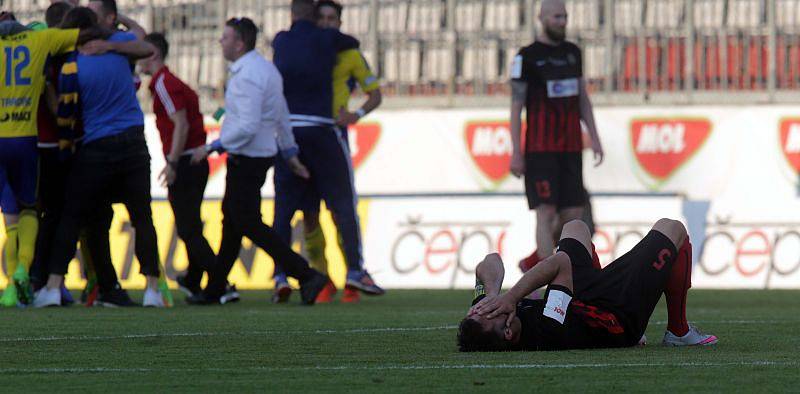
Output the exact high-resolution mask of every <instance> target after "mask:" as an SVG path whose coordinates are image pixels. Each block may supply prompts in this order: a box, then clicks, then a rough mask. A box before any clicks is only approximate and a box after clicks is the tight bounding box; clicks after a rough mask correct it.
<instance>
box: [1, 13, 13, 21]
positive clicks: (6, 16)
mask: <svg viewBox="0 0 800 394" xmlns="http://www.w3.org/2000/svg"><path fill="white" fill-rule="evenodd" d="M16 20H17V17H16V16H15V15H14V13H13V12H11V11H0V22H5V21H16Z"/></svg>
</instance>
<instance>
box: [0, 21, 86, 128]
mask: <svg viewBox="0 0 800 394" xmlns="http://www.w3.org/2000/svg"><path fill="white" fill-rule="evenodd" d="M77 40H78V30H77V29H72V30H58V29H48V30H43V31H27V32H23V33H20V34H17V35H13V36H6V37H4V38H3V39H2V40H0V58H2V60H3V61H0V87H1V89H0V138H15V137H34V136H36V135H37V134H38V131H39V129H38V127H37V119H36V114H37V112H38V110H39V99H40V97H41V95H42V91H43V90H44V84H45V75H44V66H45V63H46V62H47V58H48V57H49V56H51V55H56V54H61V53H64V52H68V51H70V50H72V49H73V48H74V47H75V43H76V41H77Z"/></svg>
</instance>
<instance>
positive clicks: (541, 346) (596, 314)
mask: <svg viewBox="0 0 800 394" xmlns="http://www.w3.org/2000/svg"><path fill="white" fill-rule="evenodd" d="M517 317H519V319H520V323H521V324H522V332H521V334H520V340H519V343H518V344H517V345H518V348H519V350H530V351H536V350H567V349H591V348H614V347H625V346H630V336H629V335H626V330H625V328H624V326H623V323H622V322H620V321H619V319H617V316H616V315H615V314H614V313H612V312H609V311H607V310H605V309H602V308H598V307H596V306H592V305H587V304H584V303H583V302H581V301H579V300H577V299H574V298H572V293H571V292H570V291H569V290H567V289H566V288H565V287H562V286H554V285H550V286H549V287H548V289H547V293H546V294H545V299H543V300H528V299H524V300H522V301H521V302H520V303H519V304H517Z"/></svg>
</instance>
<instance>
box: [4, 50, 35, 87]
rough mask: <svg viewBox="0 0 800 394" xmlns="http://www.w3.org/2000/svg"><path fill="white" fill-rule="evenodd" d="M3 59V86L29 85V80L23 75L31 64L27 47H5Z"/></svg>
mask: <svg viewBox="0 0 800 394" xmlns="http://www.w3.org/2000/svg"><path fill="white" fill-rule="evenodd" d="M3 58H4V61H3V64H4V68H5V78H4V82H3V86H15V85H16V86H28V85H30V84H31V79H30V78H29V77H25V76H24V75H23V73H24V72H25V69H26V68H27V67H28V65H29V64H30V62H31V51H30V50H29V49H28V47H26V46H24V45H21V46H17V47H5V48H3Z"/></svg>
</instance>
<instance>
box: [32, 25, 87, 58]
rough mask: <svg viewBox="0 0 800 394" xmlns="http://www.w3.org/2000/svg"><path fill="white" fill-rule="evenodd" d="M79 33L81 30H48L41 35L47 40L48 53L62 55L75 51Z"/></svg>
mask: <svg viewBox="0 0 800 394" xmlns="http://www.w3.org/2000/svg"><path fill="white" fill-rule="evenodd" d="M79 32H80V30H78V29H65V30H61V29H47V30H43V31H42V32H41V34H44V35H45V40H46V42H47V44H48V46H49V48H48V49H49V51H48V52H49V53H50V54H51V55H60V54H62V53H66V52H70V51H73V50H74V49H75V43H77V42H78V33H79Z"/></svg>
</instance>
